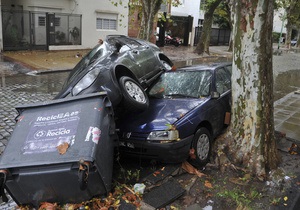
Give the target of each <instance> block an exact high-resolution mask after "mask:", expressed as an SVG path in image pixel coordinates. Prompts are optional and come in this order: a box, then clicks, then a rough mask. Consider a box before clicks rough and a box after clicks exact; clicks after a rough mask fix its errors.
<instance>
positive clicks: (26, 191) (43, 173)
mask: <svg viewBox="0 0 300 210" xmlns="http://www.w3.org/2000/svg"><path fill="white" fill-rule="evenodd" d="M16 109H17V111H18V112H19V116H18V117H17V123H16V126H15V128H14V131H13V133H12V135H11V137H10V139H9V141H8V145H7V147H6V148H5V151H4V153H3V155H2V156H1V159H0V169H1V170H0V178H1V180H2V181H3V183H4V184H3V186H4V187H5V189H6V190H7V191H8V193H9V194H10V195H11V196H12V197H13V199H14V200H15V201H16V203H17V204H19V205H32V206H35V207H36V206H38V205H39V204H40V202H56V203H79V202H82V201H86V200H89V199H91V198H92V197H95V196H100V195H107V194H108V193H109V191H110V190H111V182H112V170H113V150H114V149H113V147H114V140H115V138H116V134H115V124H114V119H113V110H112V106H111V103H110V101H109V99H108V97H107V95H106V94H105V93H95V94H89V95H84V96H77V97H70V98H65V99H58V100H53V101H47V102H44V103H38V104H29V105H25V106H22V107H17V108H16ZM3 191H4V190H3V188H2V193H3ZM4 198H5V196H4Z"/></svg>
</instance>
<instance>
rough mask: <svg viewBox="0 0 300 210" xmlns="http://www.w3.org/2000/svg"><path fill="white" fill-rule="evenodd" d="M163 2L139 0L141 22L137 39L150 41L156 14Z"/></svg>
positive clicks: (160, 0)
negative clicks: (141, 14)
mask: <svg viewBox="0 0 300 210" xmlns="http://www.w3.org/2000/svg"><path fill="white" fill-rule="evenodd" d="M162 1H163V0H141V3H142V13H143V16H142V21H141V28H140V32H139V35H138V37H139V38H140V39H144V40H147V41H150V40H151V37H152V36H154V34H153V24H154V19H155V16H156V14H157V13H158V11H159V9H160V5H161V4H162Z"/></svg>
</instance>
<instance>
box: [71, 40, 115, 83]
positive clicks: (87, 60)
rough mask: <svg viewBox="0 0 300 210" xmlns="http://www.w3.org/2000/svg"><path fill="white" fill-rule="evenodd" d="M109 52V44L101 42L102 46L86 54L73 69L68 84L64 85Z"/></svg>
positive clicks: (97, 46)
mask: <svg viewBox="0 0 300 210" xmlns="http://www.w3.org/2000/svg"><path fill="white" fill-rule="evenodd" d="M110 52H111V49H110V47H109V44H108V43H107V42H103V44H101V45H100V44H98V45H96V46H95V47H94V48H93V49H92V50H91V51H90V52H89V53H88V54H86V55H85V56H84V57H83V58H82V59H81V60H80V61H79V63H78V64H77V65H76V66H75V67H74V69H73V70H72V72H71V73H70V76H69V78H68V80H67V81H68V82H67V83H65V86H67V85H68V83H69V82H71V81H72V80H73V78H76V76H77V75H79V74H80V73H81V72H82V71H84V70H86V69H87V68H86V67H87V66H89V65H91V64H93V63H94V62H95V61H96V60H99V58H100V57H105V56H106V55H107V54H109V53H110Z"/></svg>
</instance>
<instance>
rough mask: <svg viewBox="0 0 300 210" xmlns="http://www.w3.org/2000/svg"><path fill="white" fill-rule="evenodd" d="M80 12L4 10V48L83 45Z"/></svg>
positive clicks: (46, 47)
mask: <svg viewBox="0 0 300 210" xmlns="http://www.w3.org/2000/svg"><path fill="white" fill-rule="evenodd" d="M81 19H82V16H81V15H76V14H60V13H46V12H33V11H24V10H22V11H11V10H2V32H3V50H4V51H7V50H28V49H41V50H47V49H48V47H49V45H80V44H81Z"/></svg>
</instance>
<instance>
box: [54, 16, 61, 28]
mask: <svg viewBox="0 0 300 210" xmlns="http://www.w3.org/2000/svg"><path fill="white" fill-rule="evenodd" d="M54 25H55V26H60V17H56V18H55V19H54Z"/></svg>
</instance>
